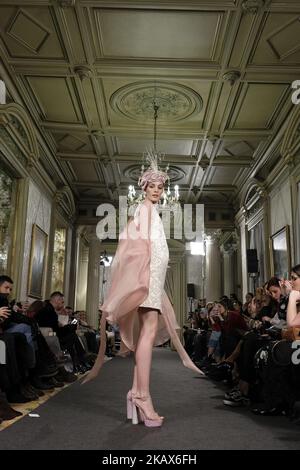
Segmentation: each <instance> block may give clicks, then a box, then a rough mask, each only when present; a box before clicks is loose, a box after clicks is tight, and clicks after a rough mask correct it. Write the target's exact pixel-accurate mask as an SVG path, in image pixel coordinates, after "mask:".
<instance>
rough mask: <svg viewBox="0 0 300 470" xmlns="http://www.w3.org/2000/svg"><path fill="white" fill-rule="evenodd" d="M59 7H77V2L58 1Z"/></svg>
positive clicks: (71, 0)
mask: <svg viewBox="0 0 300 470" xmlns="http://www.w3.org/2000/svg"><path fill="white" fill-rule="evenodd" d="M58 5H59V6H60V7H62V8H68V7H75V5H76V0H58Z"/></svg>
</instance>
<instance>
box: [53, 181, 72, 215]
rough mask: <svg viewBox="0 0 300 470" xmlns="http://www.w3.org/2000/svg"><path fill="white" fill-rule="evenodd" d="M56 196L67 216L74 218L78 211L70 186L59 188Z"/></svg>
mask: <svg viewBox="0 0 300 470" xmlns="http://www.w3.org/2000/svg"><path fill="white" fill-rule="evenodd" d="M54 197H55V201H56V203H57V204H58V206H59V207H60V208H61V209H62V210H63V211H64V213H65V214H66V216H67V218H68V219H69V220H72V219H73V218H74V216H75V213H76V206H75V202H74V196H73V193H72V191H71V189H70V188H69V186H62V187H61V188H59V189H58V191H57V192H56V194H55V196H54Z"/></svg>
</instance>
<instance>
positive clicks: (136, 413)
mask: <svg viewBox="0 0 300 470" xmlns="http://www.w3.org/2000/svg"><path fill="white" fill-rule="evenodd" d="M147 398H148V397H145V398H140V397H134V398H133V399H132V424H138V423H139V422H143V423H144V425H145V426H146V427H147V428H160V427H161V426H162V424H163V417H161V416H160V417H158V418H154V419H150V418H148V417H147V415H146V413H145V411H144V410H143V407H142V404H141V403H138V402H137V400H139V401H141V402H143V401H146V400H147Z"/></svg>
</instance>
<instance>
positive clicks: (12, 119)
mask: <svg viewBox="0 0 300 470" xmlns="http://www.w3.org/2000/svg"><path fill="white" fill-rule="evenodd" d="M0 126H2V127H5V129H6V132H7V133H8V134H9V136H10V138H11V141H12V142H13V143H14V145H15V146H16V148H19V149H20V150H19V151H21V152H22V154H23V155H24V156H25V158H26V160H27V162H26V164H27V166H29V167H30V166H32V165H33V164H34V163H35V162H37V161H38V159H39V148H38V144H37V139H36V135H35V131H34V129H33V127H32V124H31V121H30V118H29V116H28V114H27V113H26V111H25V110H24V108H23V107H22V106H20V105H19V104H16V103H10V104H7V105H2V106H0Z"/></svg>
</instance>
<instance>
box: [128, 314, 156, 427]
mask: <svg viewBox="0 0 300 470" xmlns="http://www.w3.org/2000/svg"><path fill="white" fill-rule="evenodd" d="M139 317H140V335H139V339H138V343H137V347H136V351H135V361H136V366H135V378H134V380H133V388H132V391H133V393H134V395H136V396H137V397H140V398H141V399H142V400H143V410H144V412H145V414H146V415H147V417H148V418H149V419H157V417H158V415H157V413H156V412H155V411H154V408H153V404H152V401H151V397H150V372H151V363H152V350H153V344H154V340H155V336H156V332H157V325H158V312H157V311H156V310H150V309H147V308H144V307H143V308H142V307H141V308H139Z"/></svg>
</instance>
